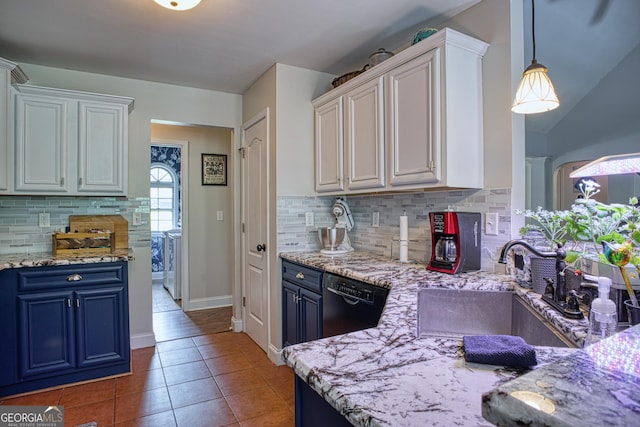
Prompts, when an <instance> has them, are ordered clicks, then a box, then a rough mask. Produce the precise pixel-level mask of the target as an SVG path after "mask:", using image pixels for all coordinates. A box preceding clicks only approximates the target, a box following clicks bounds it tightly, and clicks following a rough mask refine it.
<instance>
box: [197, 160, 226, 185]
mask: <svg viewBox="0 0 640 427" xmlns="http://www.w3.org/2000/svg"><path fill="white" fill-rule="evenodd" d="M202 185H227V155H226V154H203V155H202Z"/></svg>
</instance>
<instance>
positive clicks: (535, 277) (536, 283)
mask: <svg viewBox="0 0 640 427" xmlns="http://www.w3.org/2000/svg"><path fill="white" fill-rule="evenodd" d="M530 262H531V288H532V289H533V291H534V292H535V293H537V294H540V295H544V290H545V289H546V287H547V281H546V280H544V279H553V282H554V283H555V282H556V259H555V258H541V257H536V256H532V257H531V259H530Z"/></svg>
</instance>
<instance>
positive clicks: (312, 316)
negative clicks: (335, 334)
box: [282, 261, 323, 347]
mask: <svg viewBox="0 0 640 427" xmlns="http://www.w3.org/2000/svg"><path fill="white" fill-rule="evenodd" d="M282 277H283V280H282V346H283V347H286V346H288V345H292V344H297V343H300V342H306V341H312V340H317V339H319V338H322V300H323V297H322V272H321V271H318V270H314V269H311V268H309V267H306V266H301V265H298V264H295V263H292V262H290V261H283V262H282Z"/></svg>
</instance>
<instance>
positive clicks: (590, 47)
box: [524, 0, 640, 134]
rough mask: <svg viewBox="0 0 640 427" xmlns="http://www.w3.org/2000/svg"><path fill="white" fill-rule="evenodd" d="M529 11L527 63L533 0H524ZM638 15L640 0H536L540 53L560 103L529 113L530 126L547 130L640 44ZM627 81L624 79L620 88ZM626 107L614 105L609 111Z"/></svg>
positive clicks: (604, 120) (603, 120) (527, 60)
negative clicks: (558, 105)
mask: <svg viewBox="0 0 640 427" xmlns="http://www.w3.org/2000/svg"><path fill="white" fill-rule="evenodd" d="M524 15H525V17H524V19H525V21H524V24H525V66H526V65H529V64H530V63H531V57H532V48H531V1H529V0H525V1H524ZM639 20H640V1H638V0H537V1H536V2H535V30H536V59H537V60H538V62H539V63H541V64H544V65H545V66H546V67H547V68H548V69H549V77H551V80H552V81H553V85H554V87H555V89H556V92H557V94H558V98H559V99H560V107H558V108H557V109H556V110H552V111H549V112H546V113H543V114H533V115H528V116H527V117H526V128H527V132H537V133H542V134H546V133H548V132H549V131H550V130H551V129H553V127H554V126H555V125H557V124H558V122H559V121H560V120H562V118H564V117H565V116H566V115H567V114H568V113H569V112H570V111H571V110H572V109H573V108H574V107H575V106H576V105H577V104H578V103H579V102H580V101H581V100H582V98H583V97H584V96H585V95H587V94H588V93H589V92H590V91H591V90H592V89H593V88H594V87H596V86H597V84H598V83H599V82H600V81H601V80H602V79H603V78H604V77H605V76H606V75H607V74H608V73H609V72H610V71H611V70H613V69H614V68H615V67H616V66H617V65H618V64H619V63H620V62H621V61H622V60H623V59H624V58H625V57H626V56H627V55H628V54H629V53H630V52H631V51H632V50H633V49H634V48H635V47H636V46H638V45H639V44H640V25H638V21H639ZM626 84H628V82H625V83H624V84H623V83H621V85H620V90H625V89H624V88H625V86H626ZM613 98H614V99H615V98H616V97H615V96H614V97H613ZM618 98H621V96H620V97H618ZM636 105H637V103H636ZM621 108H623V106H620V105H613V106H612V108H610V109H609V111H608V113H610V114H617V112H618V111H620V109H621ZM598 122H599V126H602V125H603V124H604V123H607V118H606V117H604V116H601V117H599V120H598Z"/></svg>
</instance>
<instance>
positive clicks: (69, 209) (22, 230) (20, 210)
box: [0, 196, 151, 254]
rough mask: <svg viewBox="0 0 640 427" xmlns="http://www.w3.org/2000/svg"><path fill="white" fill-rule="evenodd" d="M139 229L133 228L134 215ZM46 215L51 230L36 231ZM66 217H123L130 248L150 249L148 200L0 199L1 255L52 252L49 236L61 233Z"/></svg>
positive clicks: (76, 198) (67, 220) (77, 198)
mask: <svg viewBox="0 0 640 427" xmlns="http://www.w3.org/2000/svg"><path fill="white" fill-rule="evenodd" d="M134 212H140V213H141V214H142V225H140V226H134V225H133V213H134ZM39 213H48V214H49V216H50V227H45V228H40V227H38V214H39ZM69 215H122V216H123V217H124V218H126V220H127V221H129V247H131V248H142V247H147V248H148V247H150V245H151V233H150V232H149V198H148V197H137V198H128V199H127V198H124V197H51V196H0V254H15V253H36V252H51V235H52V234H53V233H54V232H56V231H64V228H65V227H66V226H68V225H69Z"/></svg>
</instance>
